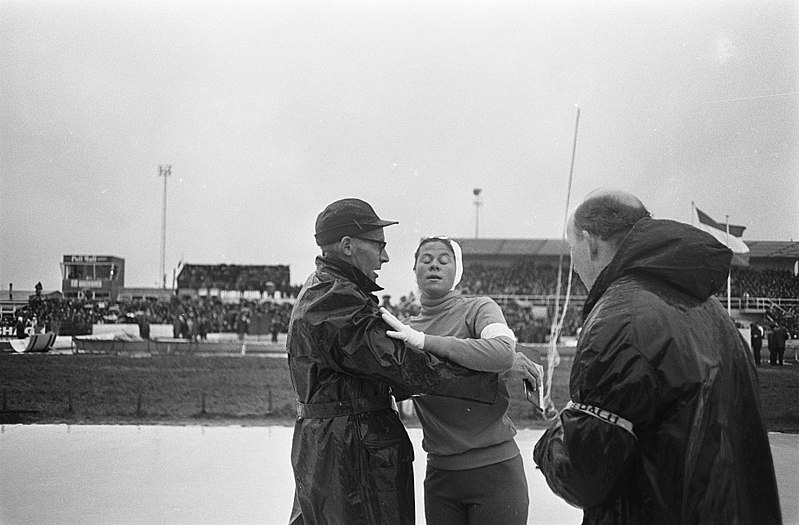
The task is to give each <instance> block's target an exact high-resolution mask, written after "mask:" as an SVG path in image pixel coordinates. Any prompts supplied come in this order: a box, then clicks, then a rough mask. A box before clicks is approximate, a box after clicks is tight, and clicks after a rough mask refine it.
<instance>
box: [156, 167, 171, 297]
mask: <svg viewBox="0 0 799 525" xmlns="http://www.w3.org/2000/svg"><path fill="white" fill-rule="evenodd" d="M170 175H172V165H171V164H166V165H163V166H162V165H160V164H159V165H158V176H159V177H163V178H164V203H163V204H164V205H163V209H162V213H161V268H160V270H161V273H160V275H159V280H160V281H161V288H166V179H167V178H168V177H169V176H170Z"/></svg>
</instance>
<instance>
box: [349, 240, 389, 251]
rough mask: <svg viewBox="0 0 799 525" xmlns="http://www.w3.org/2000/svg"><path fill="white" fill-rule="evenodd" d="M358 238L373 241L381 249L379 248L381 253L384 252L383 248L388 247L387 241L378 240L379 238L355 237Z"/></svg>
mask: <svg viewBox="0 0 799 525" xmlns="http://www.w3.org/2000/svg"><path fill="white" fill-rule="evenodd" d="M355 238H356V239H360V240H362V241H366V242H373V243H375V244H376V245H377V246H378V247H379V248H380V249H379V250H378V252H379V253H383V250H385V249H386V244H387V243H386V241H378V240H377V239H367V238H365V237H355Z"/></svg>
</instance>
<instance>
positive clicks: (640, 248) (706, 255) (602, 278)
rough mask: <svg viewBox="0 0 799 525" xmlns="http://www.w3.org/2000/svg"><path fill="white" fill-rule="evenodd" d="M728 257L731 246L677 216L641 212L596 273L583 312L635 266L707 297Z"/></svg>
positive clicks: (721, 280) (726, 269)
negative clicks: (643, 215) (650, 215)
mask: <svg viewBox="0 0 799 525" xmlns="http://www.w3.org/2000/svg"><path fill="white" fill-rule="evenodd" d="M731 260H732V251H730V249H729V248H727V247H726V246H724V245H723V244H721V243H720V242H719V241H717V240H716V239H715V238H714V237H713V236H712V235H710V234H708V233H705V232H703V231H702V230H699V229H697V228H694V227H693V226H691V225H689V224H685V223H681V222H677V221H671V220H666V219H651V218H648V217H647V218H643V219H641V220H640V221H638V222H637V223H636V224H635V226H633V228H632V230H630V233H628V234H627V236H626V237H625V238H624V240H623V241H622V242H621V245H620V246H619V249H618V251H617V252H616V255H615V256H614V257H613V260H611V261H610V264H608V265H607V266H606V267H605V269H604V270H602V272H601V273H600V274H599V276H598V277H597V280H596V282H595V283H594V286H593V287H592V288H591V290H590V292H589V293H588V298H587V299H586V302H585V306H584V307H583V315H586V316H587V315H588V313H589V312H590V311H591V310H592V309H593V308H594V305H595V304H596V303H597V301H598V300H599V298H600V297H602V295H603V294H604V293H605V290H607V289H608V287H609V286H610V285H611V284H612V283H613V282H614V281H616V280H617V279H619V278H621V277H623V276H624V275H627V274H630V273H633V272H635V273H642V274H646V275H649V276H652V277H655V278H658V279H661V280H663V281H666V282H668V283H670V284H672V285H673V286H676V287H677V288H679V289H681V290H683V291H685V292H686V293H688V294H690V295H692V296H694V297H696V298H698V299H701V300H705V299H707V298H708V297H710V296H711V295H712V294H714V293H715V292H716V291H718V290H719V289H720V288H721V287H722V284H723V283H724V282H725V280H726V279H727V274H728V272H729V269H730V261H731Z"/></svg>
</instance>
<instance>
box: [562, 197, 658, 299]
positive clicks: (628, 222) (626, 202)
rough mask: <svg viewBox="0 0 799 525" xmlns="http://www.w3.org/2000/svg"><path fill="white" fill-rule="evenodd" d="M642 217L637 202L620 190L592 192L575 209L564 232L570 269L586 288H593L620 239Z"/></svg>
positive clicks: (643, 211) (643, 212) (645, 212)
mask: <svg viewBox="0 0 799 525" xmlns="http://www.w3.org/2000/svg"><path fill="white" fill-rule="evenodd" d="M644 217H649V211H648V210H647V209H646V207H645V206H644V205H643V203H642V202H641V201H640V199H638V197H636V196H635V195H633V194H632V193H628V192H626V191H621V190H608V189H600V190H596V191H593V192H591V193H589V194H588V196H587V197H586V198H585V200H584V201H583V202H582V204H580V205H579V206H577V209H576V210H574V213H573V214H572V215H571V217H569V223H568V228H567V231H566V233H567V240H568V242H569V248H570V250H571V255H572V263H573V264H574V269H575V271H577V274H578V275H579V276H580V278H581V279H582V280H583V284H585V286H586V288H588V289H589V290H590V289H591V287H593V285H594V282H595V281H596V278H597V276H599V274H600V273H601V272H602V270H603V269H604V268H605V266H607V265H608V264H609V263H610V261H611V260H613V256H614V255H615V254H616V251H617V250H618V247H619V244H620V243H621V241H622V239H624V237H625V236H626V235H627V233H628V232H629V231H630V230H631V229H632V227H633V226H634V225H635V223H636V222H638V221H639V220H641V219H643V218H644Z"/></svg>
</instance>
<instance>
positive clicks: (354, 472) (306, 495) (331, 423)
mask: <svg viewBox="0 0 799 525" xmlns="http://www.w3.org/2000/svg"><path fill="white" fill-rule="evenodd" d="M316 265H317V268H316V271H315V272H314V273H313V274H311V276H310V277H309V278H308V280H307V281H306V282H305V284H304V285H303V287H302V290H301V291H300V294H299V296H298V298H297V302H296V303H295V305H294V309H293V311H292V314H291V321H290V324H289V333H288V340H287V349H288V362H289V371H290V373H291V380H292V384H293V386H294V390H295V392H296V394H297V398H298V418H297V421H296V424H295V426H294V437H293V441H292V449H291V463H292V467H293V469H294V478H295V500H294V508H293V509H292V515H291V518H290V523H292V524H300V523H305V524H315V523H325V524H346V525H358V524H381V525H383V524H389V525H390V524H412V523H414V520H415V510H414V489H413V470H412V469H413V446H412V444H411V442H410V439H409V438H408V434H407V432H406V431H405V427H404V426H403V425H402V422H401V421H400V419H399V416H398V414H397V412H396V410H395V409H393V408H392V404H391V398H390V395H391V394H393V395H394V396H396V397H398V398H400V399H402V398H405V397H408V396H409V395H411V394H437V395H445V396H452V397H460V398H464V399H472V400H475V401H480V402H485V403H492V402H494V400H495V399H496V396H497V393H498V377H497V374H494V373H487V372H475V371H472V370H468V369H466V368H462V367H460V366H457V365H454V364H450V363H446V362H443V361H441V360H439V359H438V358H436V357H435V356H433V355H432V354H428V353H425V352H423V351H419V350H415V349H412V348H410V347H406V346H405V345H404V343H403V342H401V341H398V340H395V339H391V338H389V337H388V336H387V335H386V331H387V330H388V329H389V327H388V325H387V324H386V323H385V322H384V321H383V319H382V317H381V315H380V311H379V308H378V302H377V298H376V297H375V296H374V295H373V292H375V291H377V290H381V288H380V287H379V286H378V285H377V284H375V282H374V281H372V280H371V279H369V278H368V277H366V276H365V275H364V274H363V273H362V272H360V271H359V270H358V269H357V268H355V267H354V266H352V265H350V264H349V263H346V262H344V261H342V260H340V259H338V258H334V257H330V256H325V257H318V258H317V260H316Z"/></svg>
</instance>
